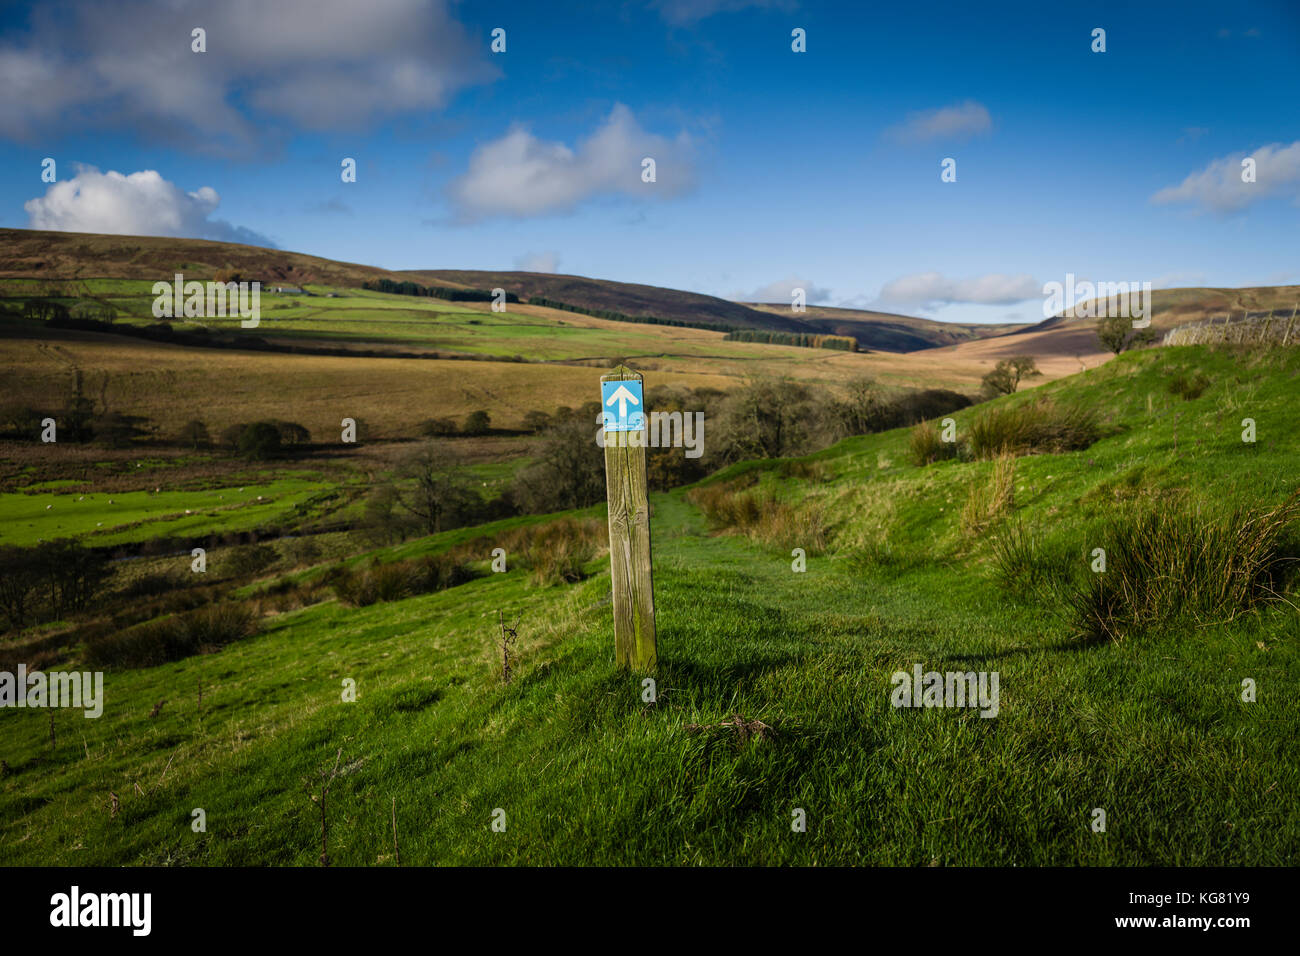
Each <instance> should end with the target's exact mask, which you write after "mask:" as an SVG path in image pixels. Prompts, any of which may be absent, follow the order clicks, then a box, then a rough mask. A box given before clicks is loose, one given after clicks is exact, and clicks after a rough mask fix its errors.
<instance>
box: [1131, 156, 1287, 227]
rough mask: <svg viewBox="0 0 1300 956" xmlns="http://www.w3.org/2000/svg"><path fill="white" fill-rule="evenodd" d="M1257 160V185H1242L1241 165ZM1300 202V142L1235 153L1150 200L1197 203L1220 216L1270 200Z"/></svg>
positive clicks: (1254, 183) (1192, 174) (1158, 193)
mask: <svg viewBox="0 0 1300 956" xmlns="http://www.w3.org/2000/svg"><path fill="white" fill-rule="evenodd" d="M1247 155H1249V156H1251V157H1253V158H1254V160H1255V182H1253V183H1243V182H1242V181H1241V172H1242V169H1241V162H1242V160H1243V159H1245V158H1246V157H1247ZM1273 195H1284V196H1285V195H1290V196H1294V197H1297V198H1300V140H1297V141H1296V142H1294V143H1292V144H1291V145H1289V146H1283V145H1282V144H1281V143H1271V144H1269V145H1268V146H1261V147H1260V148H1259V149H1257V150H1255V152H1253V153H1250V154H1246V153H1233V154H1232V155H1230V156H1224V157H1222V158H1220V159H1215V160H1212V161H1211V162H1210V164H1209V165H1208V166H1206V167H1205V168H1204V169H1202V170H1200V171H1199V172H1194V173H1191V174H1190V175H1188V176H1187V178H1186V179H1184V180H1183V181H1182V182H1181V183H1179V184H1178V185H1177V186H1168V187H1166V188H1165V189H1162V190H1160V191H1159V192H1157V193H1156V194H1155V195H1154V196H1152V197H1151V201H1152V202H1153V203H1180V202H1189V203H1196V204H1199V205H1201V206H1202V207H1204V208H1206V209H1209V210H1210V211H1212V212H1216V213H1219V214H1221V215H1223V214H1227V213H1232V212H1239V211H1240V210H1242V209H1245V208H1246V207H1247V206H1249V205H1250V204H1251V203H1253V202H1257V201H1259V200H1261V199H1264V198H1266V197H1268V196H1273Z"/></svg>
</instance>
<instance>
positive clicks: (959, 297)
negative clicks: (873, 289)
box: [876, 272, 1042, 308]
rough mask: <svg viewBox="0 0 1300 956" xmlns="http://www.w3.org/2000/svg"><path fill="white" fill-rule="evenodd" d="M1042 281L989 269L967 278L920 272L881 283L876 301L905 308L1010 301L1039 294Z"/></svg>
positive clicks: (998, 303)
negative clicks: (991, 271)
mask: <svg viewBox="0 0 1300 956" xmlns="http://www.w3.org/2000/svg"><path fill="white" fill-rule="evenodd" d="M1041 296H1042V285H1041V284H1040V283H1039V282H1038V281H1037V280H1035V279H1034V277H1033V276H1030V275H1016V276H1010V275H1002V274H1001V273H996V272H994V273H989V274H988V275H982V276H976V277H974V278H971V279H950V278H948V277H947V276H944V275H942V274H941V273H938V272H920V273H917V274H915V275H910V276H903V277H901V278H898V279H894V280H893V281H892V282H887V283H885V286H884V288H882V289H881V290H880V296H879V297H878V298H877V300H876V301H877V304H878V305H882V306H895V307H907V308H918V307H920V308H936V307H938V306H941V305H951V304H956V303H962V304H967V305H1014V304H1015V303H1017V302H1025V301H1027V300H1029V299H1035V298H1041Z"/></svg>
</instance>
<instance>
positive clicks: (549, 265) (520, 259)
mask: <svg viewBox="0 0 1300 956" xmlns="http://www.w3.org/2000/svg"><path fill="white" fill-rule="evenodd" d="M515 268H516V269H518V270H519V271H520V272H558V271H559V270H560V254H559V253H558V252H529V253H527V254H525V255H522V256H517V257H515Z"/></svg>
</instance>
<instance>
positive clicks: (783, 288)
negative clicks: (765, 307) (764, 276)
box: [731, 278, 831, 305]
mask: <svg viewBox="0 0 1300 956" xmlns="http://www.w3.org/2000/svg"><path fill="white" fill-rule="evenodd" d="M795 289H803V292H804V300H805V301H806V302H808V303H809V304H812V303H825V302H829V301H830V298H831V291H830V289H823V288H821V287H819V286H817V285H814V284H813V283H812V282H810V281H809V280H808V279H799V278H789V279H778V280H777V281H776V282H769V283H768V284H767V285H765V286H761V287H760V288H757V289H755V290H754V291H753V292H734V293H732V295H731V298H732V299H733V300H734V301H736V302H774V303H781V304H786V305H788V304H789V303H790V301H791V296H792V294H793V292H794V290H795Z"/></svg>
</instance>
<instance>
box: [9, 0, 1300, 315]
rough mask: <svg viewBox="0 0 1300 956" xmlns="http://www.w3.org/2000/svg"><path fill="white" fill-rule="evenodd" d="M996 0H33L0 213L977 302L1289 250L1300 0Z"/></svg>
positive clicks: (1265, 280) (917, 301) (472, 264)
mask: <svg viewBox="0 0 1300 956" xmlns="http://www.w3.org/2000/svg"><path fill="white" fill-rule="evenodd" d="M992 6H994V5H992V4H945V3H925V4H920V3H915V4H829V3H816V2H794V0H791V2H746V0H661V2H625V3H622V4H610V5H608V9H605V10H602V11H600V12H593V11H592V10H591V9H590V8H589V7H590V5H588V4H576V3H575V4H566V3H545V4H541V3H535V2H530V3H519V4H514V3H453V4H446V3H439V2H430V0H367V2H359V0H280V2H276V0H227V2H223V3H199V2H186V0H131V2H104V0H97V2H90V3H86V2H61V0H47V2H45V3H42V4H40V5H39V7H37V6H35V5H31V4H24V3H9V4H6V5H4V7H3V20H2V21H0V87H3V88H4V90H5V95H4V97H3V98H2V99H0V166H2V167H3V169H4V170H5V171H6V175H5V176H4V177H3V178H2V179H0V225H3V226H18V227H36V228H62V229H74V230H76V229H80V230H83V231H105V232H107V231H121V232H145V233H149V234H155V235H193V236H203V237H207V238H219V239H234V240H240V241H253V242H263V243H270V244H274V245H276V246H278V247H280V248H284V249H292V250H296V251H301V252H308V253H312V254H315V255H321V256H327V257H330V258H334V259H342V260H347V261H354V262H362V263H368V264H373V265H379V266H385V267H388V268H395V269H403V268H470V269H511V268H531V269H534V270H536V271H559V272H565V273H574V274H579V275H589V276H596V277H601V278H609V279H618V280H623V281H630V282H645V283H650V284H655V285H664V286H671V287H675V288H683V289H691V290H695V291H701V292H707V293H711V294H715V295H722V296H726V297H740V298H743V297H749V298H755V297H757V298H763V299H774V300H779V301H788V296H789V293H788V289H789V287H791V286H794V285H798V286H801V287H804V288H806V289H807V291H808V296H809V301H810V302H823V303H826V304H847V305H854V306H859V307H867V306H869V307H876V308H887V309H893V310H896V311H903V312H909V313H913V314H922V315H930V316H934V317H937V318H942V319H949V320H954V321H1007V320H1022V321H1037V320H1038V319H1040V318H1041V317H1042V302H1043V296H1042V294H1041V286H1042V284H1043V283H1044V282H1048V281H1064V280H1065V276H1066V274H1067V273H1074V274H1075V275H1077V276H1080V277H1086V278H1088V279H1091V280H1094V281H1116V282H1117V281H1130V282H1141V281H1150V282H1152V283H1154V284H1155V285H1156V286H1157V287H1161V286H1179V285H1219V286H1240V285H1257V284H1283V283H1285V284H1295V283H1300V240H1298V239H1297V237H1298V236H1300V228H1298V227H1300V95H1298V91H1300V4H1298V3H1295V2H1283V0H1278V2H1255V3H1251V2H1240V3H1233V4H1224V3H1216V4H1209V3H1196V2H1178V3H1169V4H1162V3H1149V4H1132V3H1096V2H1094V3H1078V4H1072V3H1041V2H1035V3H1005V4H1000V5H997V11H996V12H989V10H988V9H987V8H988V7H992ZM900 8H901V9H900ZM193 27H202V28H203V29H204V30H205V31H206V47H207V49H206V52H203V53H195V52H193V51H192V49H191V46H192V40H191V30H192V28H193ZM497 27H500V28H502V29H504V30H505V31H506V34H505V38H506V50H505V52H504V53H493V52H492V51H491V49H490V43H491V32H492V30H493V29H494V28H497ZM1098 27H1100V28H1103V29H1104V30H1105V31H1106V37H1105V39H1106V51H1105V52H1104V53H1094V52H1093V51H1092V49H1091V47H1092V44H1093V38H1092V31H1093V30H1094V28H1098ZM795 28H801V29H803V30H804V31H806V37H807V41H806V42H807V51H806V52H804V53H795V52H793V51H792V49H791V31H792V30H793V29H795ZM646 156H651V157H653V158H654V159H655V162H656V182H654V183H652V184H651V183H644V182H642V176H641V173H642V169H641V161H642V159H643V158H644V157H646ZM45 157H52V158H54V159H55V160H56V163H57V177H58V182H56V183H53V184H51V183H47V182H43V181H42V180H41V171H42V166H41V163H42V160H43V159H44V158H45ZM344 157H352V158H355V159H356V161H357V181H356V182H355V183H344V182H342V181H341V179H340V162H341V160H342V159H343V158H344ZM1243 157H1253V158H1254V159H1255V160H1256V169H1257V172H1256V176H1257V179H1256V181H1255V182H1254V183H1252V184H1243V183H1241V182H1240V162H1241V159H1242V158H1243ZM945 158H952V159H954V160H956V173H957V178H956V182H951V183H945V182H941V180H940V172H941V169H940V163H941V161H942V160H943V159H945ZM96 170H97V171H98V172H96ZM111 173H115V174H119V175H117V176H113V175H110V174H111Z"/></svg>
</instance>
